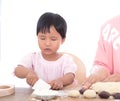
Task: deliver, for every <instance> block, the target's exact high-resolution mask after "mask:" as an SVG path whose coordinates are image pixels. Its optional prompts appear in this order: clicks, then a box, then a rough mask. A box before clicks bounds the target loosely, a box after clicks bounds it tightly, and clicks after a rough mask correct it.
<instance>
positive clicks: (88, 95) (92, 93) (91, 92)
mask: <svg viewBox="0 0 120 101" xmlns="http://www.w3.org/2000/svg"><path fill="white" fill-rule="evenodd" d="M83 96H84V97H86V98H96V96H97V94H96V92H95V91H94V90H92V89H88V90H86V91H85V92H84V93H83Z"/></svg>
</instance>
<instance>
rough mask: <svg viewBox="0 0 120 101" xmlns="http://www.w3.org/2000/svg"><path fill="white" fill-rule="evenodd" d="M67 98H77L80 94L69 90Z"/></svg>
mask: <svg viewBox="0 0 120 101" xmlns="http://www.w3.org/2000/svg"><path fill="white" fill-rule="evenodd" d="M68 96H70V97H79V96H80V93H79V91H78V90H71V91H69V92H68Z"/></svg>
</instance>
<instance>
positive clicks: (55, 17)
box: [36, 12, 67, 39]
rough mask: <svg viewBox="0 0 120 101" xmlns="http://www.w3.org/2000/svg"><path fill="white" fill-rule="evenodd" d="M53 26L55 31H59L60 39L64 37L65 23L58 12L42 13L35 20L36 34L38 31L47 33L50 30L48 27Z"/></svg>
mask: <svg viewBox="0 0 120 101" xmlns="http://www.w3.org/2000/svg"><path fill="white" fill-rule="evenodd" d="M51 26H54V27H55V29H56V31H57V32H58V33H60V36H61V37H62V39H64V38H65V37H66V31H67V23H66V21H65V19H64V18H63V17H61V16H60V15H59V14H54V13H50V12H47V13H44V14H43V15H42V16H41V17H40V18H39V20H38V22H37V33H36V34H37V35H38V33H39V32H42V33H47V32H50V27H51Z"/></svg>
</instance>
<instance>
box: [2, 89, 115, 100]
mask: <svg viewBox="0 0 120 101" xmlns="http://www.w3.org/2000/svg"><path fill="white" fill-rule="evenodd" d="M32 92H33V90H32V89H31V88H15V93H14V94H12V95H9V96H6V97H0V101H33V100H32V99H31V94H32ZM34 101H35V100H34ZM36 101H40V100H36ZM51 101H115V100H114V99H100V98H99V97H98V98H95V99H87V98H84V97H83V96H80V97H79V98H71V97H58V98H56V99H54V100H51Z"/></svg>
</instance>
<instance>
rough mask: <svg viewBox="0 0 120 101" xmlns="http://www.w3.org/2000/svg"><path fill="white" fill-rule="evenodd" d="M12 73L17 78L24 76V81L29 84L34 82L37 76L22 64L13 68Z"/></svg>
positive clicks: (31, 84)
mask: <svg viewBox="0 0 120 101" xmlns="http://www.w3.org/2000/svg"><path fill="white" fill-rule="evenodd" d="M14 74H15V75H16V76H17V77H18V78H26V82H27V83H28V84H29V85H30V86H33V85H34V84H35V82H36V81H37V80H38V77H37V75H36V73H35V72H34V71H33V70H31V69H28V68H25V67H23V66H18V67H16V68H15V71H14Z"/></svg>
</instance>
